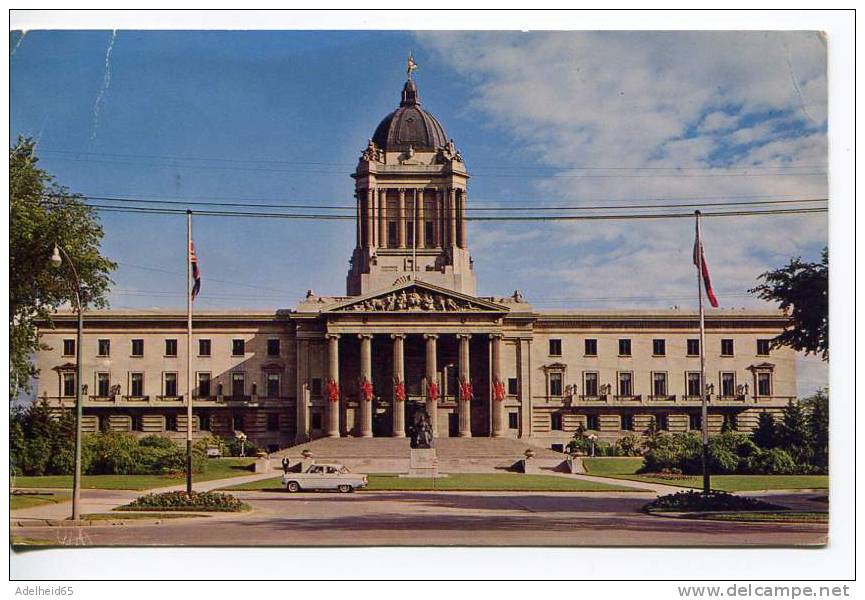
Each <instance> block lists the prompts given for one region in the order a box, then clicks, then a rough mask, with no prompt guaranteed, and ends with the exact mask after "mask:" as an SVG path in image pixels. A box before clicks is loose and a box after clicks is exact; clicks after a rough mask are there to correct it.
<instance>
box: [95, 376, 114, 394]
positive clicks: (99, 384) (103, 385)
mask: <svg viewBox="0 0 865 600" xmlns="http://www.w3.org/2000/svg"><path fill="white" fill-rule="evenodd" d="M110 393H111V381H110V378H109V375H108V373H97V374H96V395H97V396H99V397H101V398H105V397H107V396H108V395H109V394H110Z"/></svg>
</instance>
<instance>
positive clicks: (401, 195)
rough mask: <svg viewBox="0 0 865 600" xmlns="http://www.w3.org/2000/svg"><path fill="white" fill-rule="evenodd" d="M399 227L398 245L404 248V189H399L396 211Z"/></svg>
mask: <svg viewBox="0 0 865 600" xmlns="http://www.w3.org/2000/svg"><path fill="white" fill-rule="evenodd" d="M398 215H399V216H398V217H397V218H398V220H399V227H398V228H397V231H399V238H398V239H399V247H400V248H405V238H406V234H405V189H404V188H400V189H399V213H398Z"/></svg>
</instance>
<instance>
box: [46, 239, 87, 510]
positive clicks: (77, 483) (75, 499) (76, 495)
mask: <svg viewBox="0 0 865 600" xmlns="http://www.w3.org/2000/svg"><path fill="white" fill-rule="evenodd" d="M61 253H62V254H63V256H64V257H66V261H67V262H68V263H69V269H70V270H71V271H72V276H73V277H74V278H75V286H74V288H73V291H74V292H75V310H76V312H77V313H78V330H77V333H76V337H75V470H74V473H73V475H72V520H73V521H78V520H80V518H81V415H82V413H83V399H82V397H81V352H82V348H81V338H82V337H83V335H82V332H83V330H84V309H83V307H82V306H81V279H80V278H79V277H78V271H76V270H75V264H74V263H73V262H72V259H71V258H69V254H67V253H66V250H64V249H63V248H61V247H60V246H59V245H57V244H54V253H53V254H52V255H51V264H52V266H54V267H55V268H59V267H60V265H62V264H63V258H62V257H61V256H60V254H61Z"/></svg>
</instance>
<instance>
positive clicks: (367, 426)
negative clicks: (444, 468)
mask: <svg viewBox="0 0 865 600" xmlns="http://www.w3.org/2000/svg"><path fill="white" fill-rule="evenodd" d="M342 335H349V334H342ZM351 335H357V337H358V339H359V346H360V361H359V367H360V368H359V370H358V386H357V405H358V413H359V414H358V417H357V418H358V423H357V432H358V436H359V437H372V436H373V410H374V409H375V406H374V404H375V398H374V394H375V390H373V389H372V381H373V361H372V341H373V334H372V333H359V334H351ZM440 335H442V334H436V333H427V334H423V337H424V348H425V354H426V356H425V369H424V379H423V385H422V395H423V398H424V403H425V408H426V412H427V414H429V416H430V421H431V425H432V429H433V436H434V437H439V436H440V435H441V432H440V431H439V423H438V413H439V403H440V401H441V399H442V392H441V390H440V389H439V387H438V362H437V354H438V339H439V336H440ZM472 335H479V334H470V333H457V334H456V337H457V340H458V344H459V352H458V365H457V377H458V381H457V390H456V397H457V414H458V417H459V430H458V435H459V436H460V437H471V435H472V416H471V401H472V393H471V391H472V381H471V369H470V367H471V356H470V347H471V346H470V340H471V338H472ZM482 335H485V336H486V337H488V339H489V343H490V363H491V365H490V366H491V370H490V376H491V377H490V379H491V382H490V383H491V385H490V399H489V401H490V413H491V425H492V431H491V433H492V436H493V437H500V436H502V435H503V433H504V422H503V421H504V419H503V416H504V415H503V407H502V399H500V398H496V397H495V396H496V395H495V393H494V390H495V388H496V383H498V385H499V386H501V385H502V379H501V371H502V367H501V356H502V352H501V341H502V335H501V334H500V333H492V334H482ZM406 336H407V334H405V333H398V332H397V333H392V334H390V336H389V337H390V339H391V343H392V360H393V373H392V374H393V379H394V383H393V385H392V390H393V394H392V395H393V397H392V398H391V402H392V407H393V410H392V430H391V431H392V433H391V435H392V436H393V437H404V436H405V428H406V414H405V411H406V406H405V405H406V401H407V397H406V394H405V387H404V386H405V340H406ZM326 338H327V386H326V389H328V390H330V389H335V390H337V391H338V394H336V399H335V400H334V399H333V398H331V397H330V396H329V394H328V393H325V400H326V403H327V413H326V416H325V418H326V425H325V429H326V432H327V436H328V437H339V436H340V414H341V411H342V408H343V406H344V402H345V400H346V397H345V395H344V394H343V393H342V391H341V388H340V365H339V346H340V339H341V334H338V333H328V334H327V336H326ZM308 351H309V341H308V340H305V339H304V340H298V357H297V362H298V367H299V369H298V398H299V399H300V401H299V402H298V405H297V407H298V408H297V425H298V440H299V441H306V440H308V439H309V435H308V434H309V431H308V422H309V415H308V411H309V389H308V385H307V383H306V381H305V380H304V379H303V378H302V377H301V376H300V374H301V373H306V372H307V371H306V370H301V369H305V368H306V367H307V360H308V359H307V357H306V356H302V354H303V353H306V352H308ZM332 386H335V388H334V387H332Z"/></svg>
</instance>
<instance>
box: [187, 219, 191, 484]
mask: <svg viewBox="0 0 865 600" xmlns="http://www.w3.org/2000/svg"><path fill="white" fill-rule="evenodd" d="M186 493H187V494H192V211H191V210H187V211H186Z"/></svg>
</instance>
